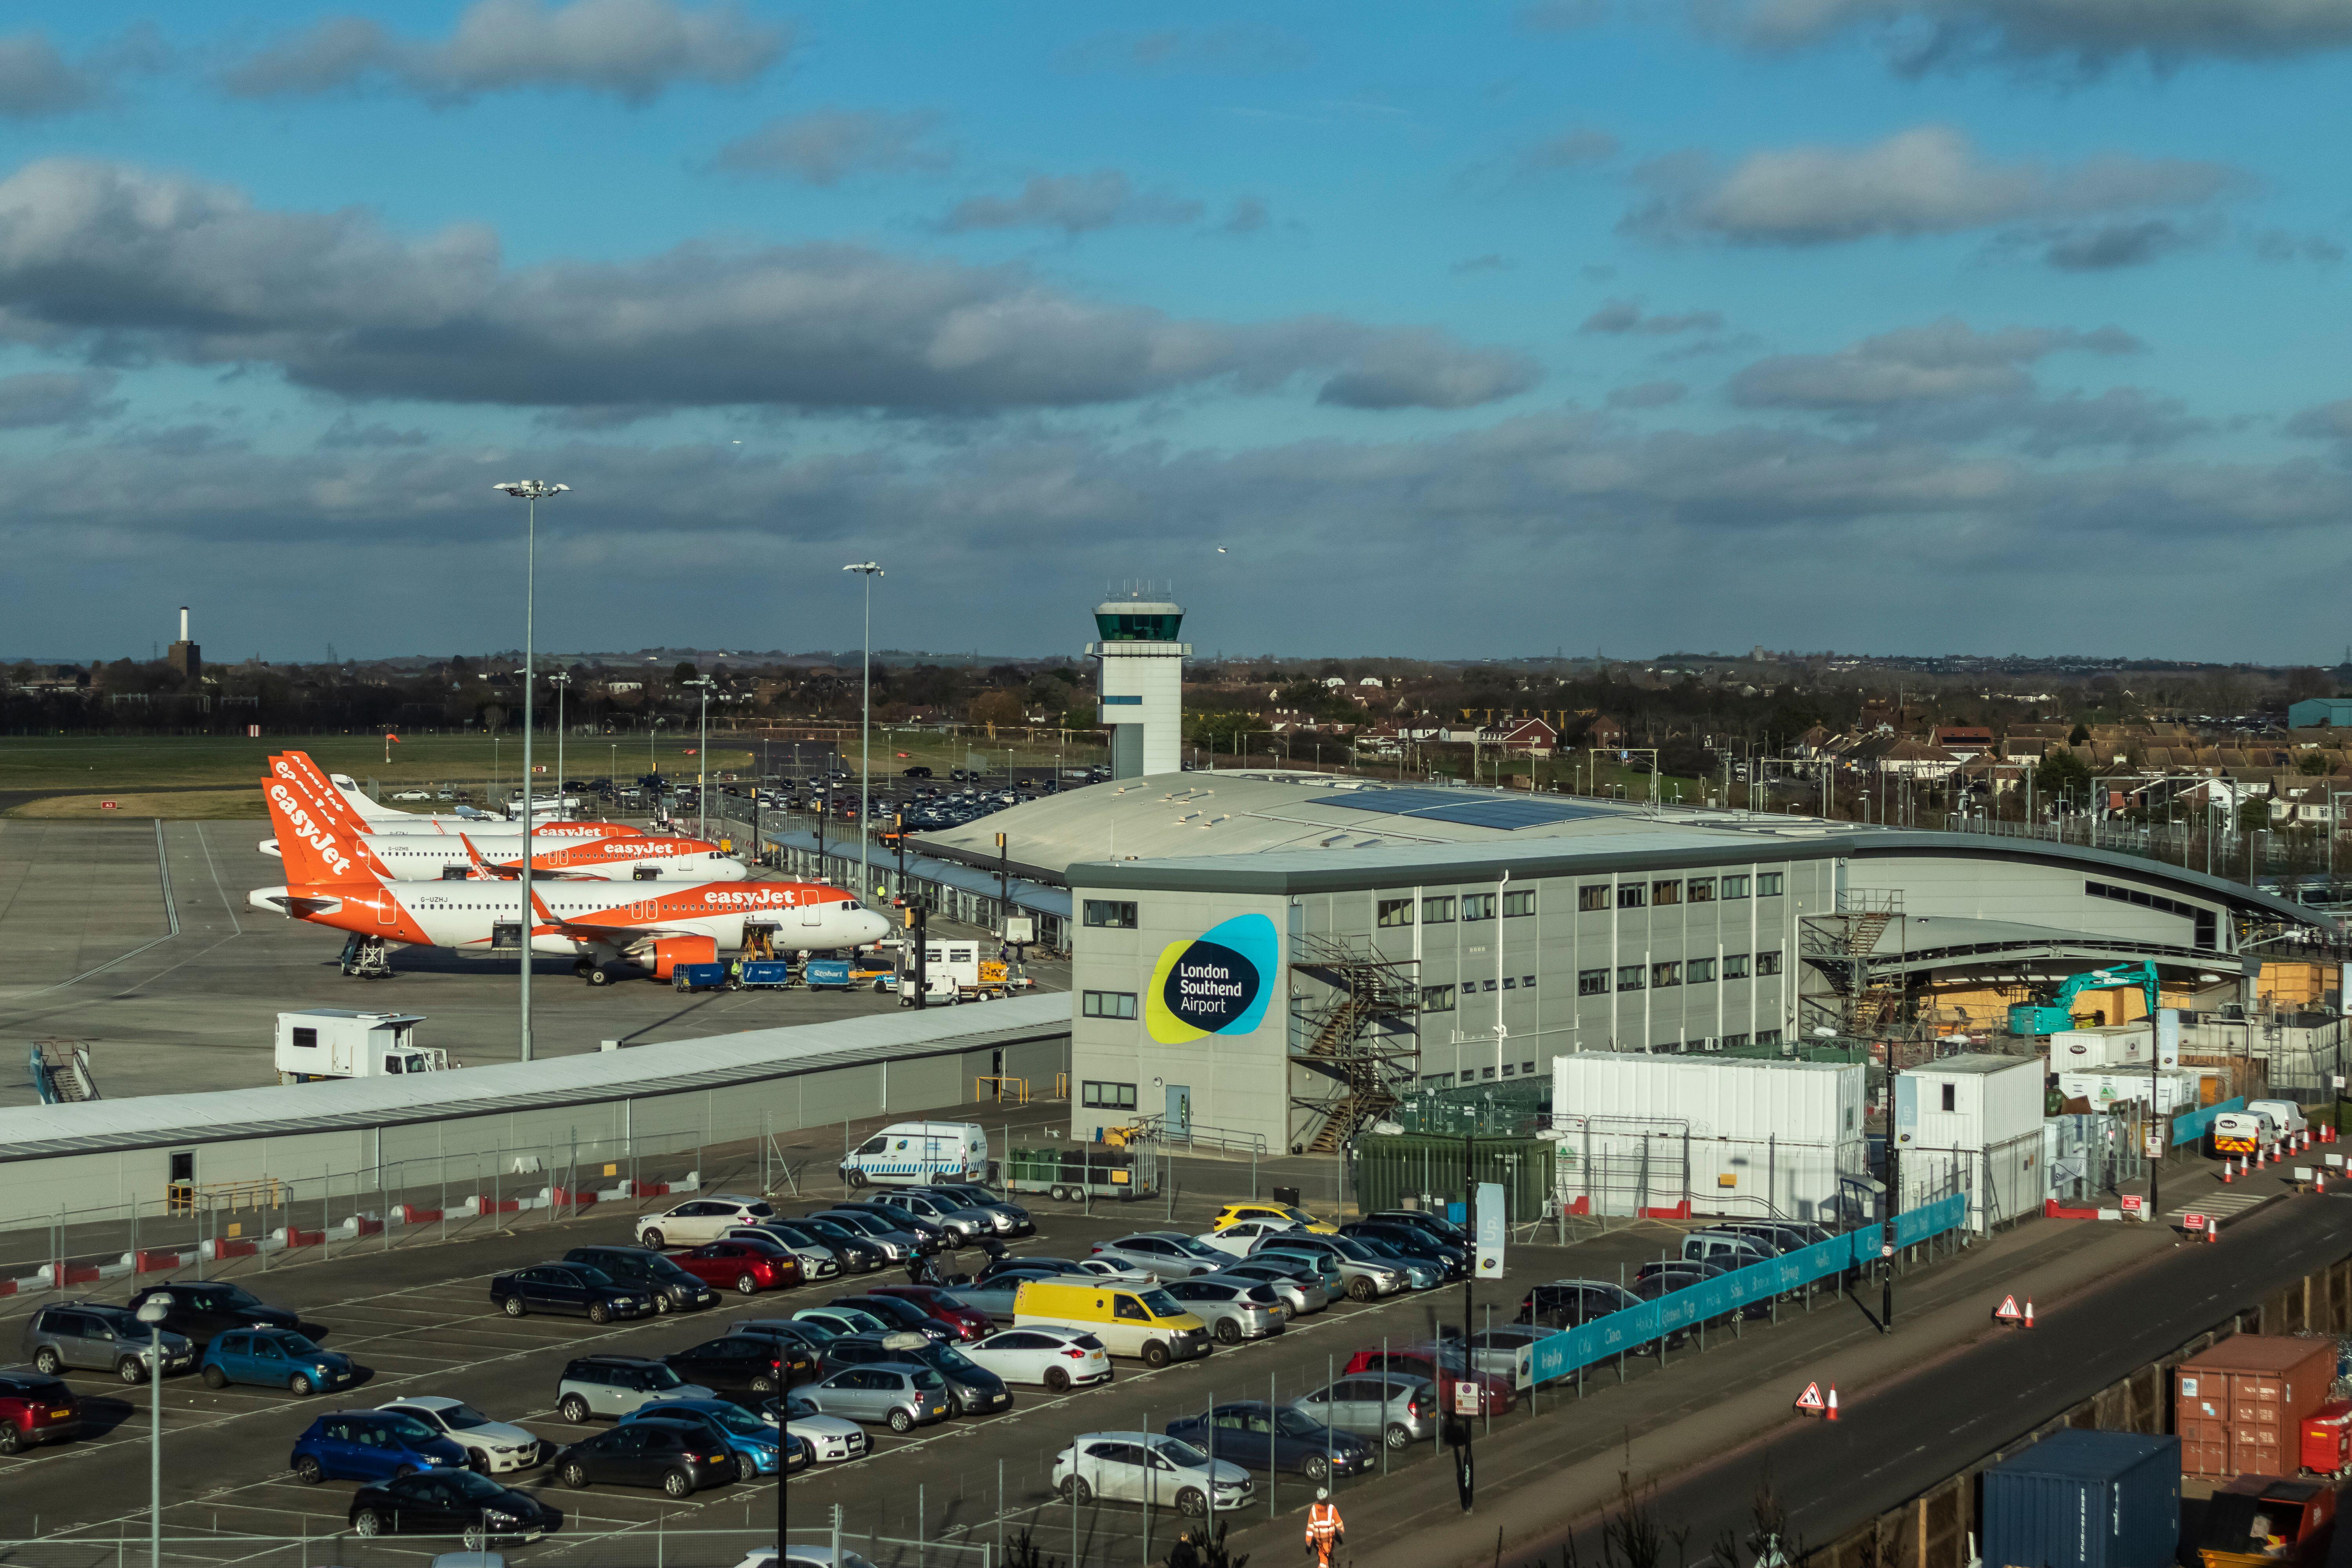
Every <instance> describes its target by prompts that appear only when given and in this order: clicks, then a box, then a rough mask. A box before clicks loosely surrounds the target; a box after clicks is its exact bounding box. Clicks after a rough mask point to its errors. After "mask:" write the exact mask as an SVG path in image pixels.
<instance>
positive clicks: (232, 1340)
mask: <svg viewBox="0 0 2352 1568" xmlns="http://www.w3.org/2000/svg"><path fill="white" fill-rule="evenodd" d="M204 1374H205V1386H206V1387H207V1388H226V1387H227V1386H228V1385H229V1384H232V1383H251V1384H260V1385H261V1386H262V1387H264V1388H283V1389H285V1390H287V1391H288V1392H289V1393H291V1394H297V1395H306V1396H307V1395H309V1394H316V1393H318V1392H320V1390H321V1389H328V1388H346V1387H349V1386H350V1385H351V1384H352V1382H353V1381H354V1380H355V1379H357V1378H358V1377H359V1375H360V1369H359V1368H358V1367H356V1366H354V1365H352V1358H351V1357H349V1356H347V1355H345V1354H343V1352H341V1351H330V1350H321V1349H320V1348H319V1347H318V1346H317V1345H315V1344H312V1343H311V1342H310V1340H308V1339H307V1338H305V1337H304V1336H302V1335H300V1334H298V1333H296V1332H294V1331H292V1330H291V1329H238V1330H236V1331H232V1332H229V1333H226V1334H215V1335H214V1336H213V1342H212V1343H211V1344H209V1345H207V1346H205V1359H204Z"/></svg>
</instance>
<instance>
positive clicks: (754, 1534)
mask: <svg viewBox="0 0 2352 1568" xmlns="http://www.w3.org/2000/svg"><path fill="white" fill-rule="evenodd" d="M774 1507H775V1502H774V1494H773V1493H772V1492H768V1491H766V1490H765V1489H762V1491H761V1495H760V1497H759V1498H758V1500H757V1501H756V1503H755V1502H753V1501H751V1500H749V1499H747V1500H746V1502H745V1504H744V1513H745V1515H746V1522H745V1523H744V1524H743V1525H742V1526H740V1527H738V1528H732V1529H710V1528H702V1529H694V1530H678V1529H673V1528H671V1527H670V1526H668V1525H667V1524H665V1523H662V1522H660V1521H656V1522H654V1523H650V1524H644V1525H639V1526H637V1527H635V1528H634V1529H628V1530H614V1531H590V1532H584V1533H583V1532H577V1531H572V1530H570V1529H566V1530H565V1531H562V1533H561V1534H559V1535H556V1536H553V1537H551V1538H550V1544H551V1545H553V1544H556V1543H560V1545H561V1550H562V1554H563V1557H564V1560H565V1561H566V1562H567V1563H578V1564H580V1565H581V1568H735V1565H736V1564H738V1563H741V1562H742V1561H743V1560H744V1558H745V1557H746V1555H747V1554H749V1553H750V1552H752V1551H754V1550H756V1549H758V1548H760V1547H763V1546H767V1547H772V1546H773V1545H774V1544H775V1540H776V1521H775V1518H774V1515H773V1512H772V1510H773V1509H774ZM762 1514H765V1515H766V1517H765V1518H764V1519H762V1518H761V1517H760V1516H761V1515H762ZM131 1530H132V1531H133V1532H132V1533H130V1534H128V1535H107V1536H103V1537H100V1536H94V1535H89V1534H84V1533H79V1532H71V1531H68V1532H67V1533H64V1534H58V1535H47V1536H43V1537H41V1538H39V1539H37V1540H23V1541H10V1540H5V1539H0V1562H5V1563H9V1564H11V1565H12V1568H147V1564H148V1563H150V1562H151V1561H152V1559H151V1558H150V1556H149V1551H148V1536H147V1533H146V1531H145V1530H144V1529H143V1528H142V1527H140V1526H136V1525H134V1526H132V1527H131ZM792 1533H793V1535H794V1536H796V1537H797V1536H799V1535H801V1534H803V1533H804V1532H803V1531H793V1532H792ZM857 1539H859V1540H863V1539H864V1538H862V1537H860V1538H857ZM462 1547H463V1543H462V1542H460V1541H459V1539H458V1538H457V1537H456V1536H438V1537H436V1536H429V1535H400V1536H396V1537H383V1536H363V1535H360V1534H357V1533H355V1532H354V1531H350V1530H348V1529H338V1530H334V1531H314V1532H312V1533H310V1534H307V1535H283V1534H258V1533H248V1532H246V1531H233V1530H224V1531H197V1532H191V1531H185V1530H182V1529H179V1528H177V1527H175V1528H173V1530H171V1531H167V1532H166V1533H165V1534H164V1536H163V1557H162V1564H163V1568H226V1565H228V1564H231V1563H234V1564H236V1568H327V1565H329V1564H332V1565H333V1568H417V1565H418V1564H419V1563H424V1562H425V1560H426V1554H427V1553H428V1552H433V1551H435V1550H436V1548H437V1549H440V1550H443V1551H446V1552H453V1553H454V1552H458V1551H460V1550H461V1549H462ZM929 1553H930V1555H929V1562H930V1563H936V1564H939V1565H940V1568H966V1565H968V1568H988V1565H987V1563H986V1562H985V1559H984V1555H983V1554H982V1553H981V1552H965V1553H962V1554H961V1555H959V1554H958V1553H957V1552H955V1551H954V1550H953V1549H952V1548H945V1547H942V1546H940V1545H938V1544H936V1543H935V1544H933V1545H931V1546H930V1548H929ZM468 1561H471V1559H468ZM485 1561H496V1559H494V1558H492V1559H485ZM907 1561H908V1563H912V1562H913V1561H914V1559H913V1558H912V1557H908V1559H907Z"/></svg>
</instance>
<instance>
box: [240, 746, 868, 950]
mask: <svg viewBox="0 0 2352 1568" xmlns="http://www.w3.org/2000/svg"><path fill="white" fill-rule="evenodd" d="M306 793H307V792H305V791H304V790H303V789H302V788H301V787H300V784H299V780H289V779H286V778H271V779H269V780H268V782H267V783H266V784H264V785H263V790H262V794H263V797H264V799H265V800H267V801H268V805H269V814H270V817H271V820H272V822H273V823H274V824H275V825H276V826H277V828H278V843H279V844H280V846H282V847H283V848H284V850H285V858H286V869H287V872H288V876H289V880H288V884H287V885H286V886H284V887H278V888H256V889H253V891H252V892H250V893H249V894H247V902H248V903H250V904H251V905H252V906H253V907H254V908H255V909H257V910H271V911H274V912H276V913H279V914H283V915H286V916H288V917H289V918H291V919H294V920H299V921H308V922H310V924H313V925H321V926H330V927H332V928H333V929H335V930H337V931H349V932H351V933H352V935H354V936H359V937H363V938H373V939H377V940H381V941H383V942H400V943H402V944H404V945H413V946H424V947H444V948H450V949H454V950H456V951H458V952H483V953H487V952H492V951H499V950H503V951H512V950H513V949H514V948H516V947H517V946H519V945H520V943H521V941H522V936H523V926H524V923H525V910H524V906H523V900H522V889H521V887H520V884H518V883H515V882H511V881H503V880H501V881H467V882H383V881H380V880H378V879H375V878H373V877H371V876H369V875H367V874H366V872H365V870H364V869H363V868H362V867H361V866H360V864H359V863H358V861H357V860H356V859H355V858H354V847H353V846H352V845H351V844H350V843H349V842H348V841H347V840H346V839H345V838H344V837H342V836H341V835H339V834H337V833H336V832H334V831H333V830H332V829H331V828H330V827H328V826H326V825H325V823H324V821H323V820H322V818H321V816H320V814H319V813H318V812H317V811H315V810H313V809H312V805H314V804H316V803H315V802H312V801H307V800H306V799H305V795H306ZM529 924H530V951H531V952H540V953H554V954H562V955H569V956H571V957H572V958H574V959H576V960H578V963H577V964H576V965H575V967H576V968H578V969H579V970H580V972H581V973H584V974H585V975H587V977H588V978H589V980H591V981H592V982H594V983H598V984H602V983H604V982H606V981H609V980H610V979H612V978H613V975H612V972H611V971H610V970H609V969H608V968H606V967H604V965H605V964H606V963H609V962H611V961H614V960H619V961H621V962H624V963H631V964H635V965H636V966H637V967H639V968H642V969H648V970H650V971H652V973H653V974H654V976H655V978H656V979H667V978H668V977H669V975H670V973H671V972H672V970H673V969H674V968H675V967H676V966H677V964H680V963H711V962H713V961H715V960H716V959H717V958H718V956H719V952H721V951H722V950H724V951H731V950H735V949H739V948H740V947H742V946H743V944H744V942H745V941H746V939H747V937H755V936H758V935H760V934H761V932H762V931H764V932H765V934H766V935H767V938H768V941H769V943H770V944H771V945H772V946H774V947H777V948H783V949H795V948H796V949H805V950H809V951H826V950H831V949H835V948H847V947H858V946H863V945H865V944H866V943H868V942H878V941H880V940H881V939H882V938H883V937H884V936H886V935H887V934H888V932H889V930H890V922H889V921H887V920H885V919H884V918H883V917H882V916H881V915H878V914H877V913H875V912H873V911H872V910H865V909H861V908H859V907H858V903H857V900H856V898H855V897H854V896H852V895H851V894H849V893H848V892H846V891H845V890H843V889H839V888H835V887H831V886H828V885H826V884H824V883H813V882H718V883H705V882H691V881H663V882H630V883H625V884H614V885H607V884H604V883H599V882H591V881H579V882H560V883H553V884H551V885H550V886H549V887H548V888H547V889H545V890H544V891H541V889H538V888H536V887H534V888H533V889H531V898H530V910H529Z"/></svg>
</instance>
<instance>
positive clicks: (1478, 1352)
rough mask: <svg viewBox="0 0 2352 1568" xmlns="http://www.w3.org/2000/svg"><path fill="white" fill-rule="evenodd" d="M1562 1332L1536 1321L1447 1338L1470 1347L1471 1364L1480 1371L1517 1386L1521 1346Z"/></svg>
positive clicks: (1504, 1325) (1515, 1387) (1500, 1324)
mask: <svg viewBox="0 0 2352 1568" xmlns="http://www.w3.org/2000/svg"><path fill="white" fill-rule="evenodd" d="M1557 1332H1559V1331H1558V1330H1556V1329H1547V1328H1542V1327H1539V1326H1538V1325H1537V1324H1534V1323H1496V1325H1495V1326H1494V1327H1493V1328H1491V1329H1480V1330H1479V1331H1477V1332H1475V1333H1474V1334H1472V1335H1471V1336H1470V1337H1469V1338H1468V1339H1467V1340H1463V1339H1459V1338H1455V1337H1454V1336H1452V1335H1448V1336H1446V1338H1448V1339H1449V1340H1451V1341H1452V1342H1453V1343H1454V1344H1457V1345H1466V1346H1467V1347H1468V1348H1469V1352H1470V1364H1471V1366H1472V1367H1473V1368H1475V1370H1476V1371H1478V1372H1479V1373H1483V1374H1485V1375H1486V1376H1488V1377H1498V1378H1501V1379H1502V1380H1503V1381H1504V1382H1506V1383H1507V1384H1510V1385H1511V1387H1512V1388H1514V1389H1517V1387H1518V1375H1519V1349H1520V1347H1521V1346H1523V1345H1525V1346H1532V1345H1533V1344H1534V1343H1535V1342H1537V1341H1538V1340H1540V1339H1548V1338H1549V1337H1550V1336H1551V1335H1553V1334H1555V1333H1557ZM1530 1375H1532V1369H1531V1370H1530Z"/></svg>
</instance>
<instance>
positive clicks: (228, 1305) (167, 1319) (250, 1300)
mask: <svg viewBox="0 0 2352 1568" xmlns="http://www.w3.org/2000/svg"><path fill="white" fill-rule="evenodd" d="M158 1296H162V1297H166V1298H168V1299H169V1300H170V1301H171V1306H170V1308H169V1310H166V1311H165V1312H164V1314H163V1327H165V1328H166V1329H169V1330H170V1331H173V1333H178V1334H184V1335H186V1336H187V1337H188V1339H189V1340H190V1341H191V1342H194V1343H196V1344H204V1343H205V1342H208V1341H209V1340H211V1338H212V1337H213V1336H214V1335H215V1334H217V1333H220V1332H222V1331H225V1330H228V1329H295V1330H299V1329H300V1328H301V1327H302V1318H301V1315H300V1314H299V1313H298V1312H290V1311H288V1310H286V1309H285V1308H283V1307H273V1306H271V1305H269V1304H268V1302H266V1301H264V1300H261V1299H260V1298H258V1297H257V1296H255V1295H254V1294H253V1293H252V1292H251V1291H249V1290H247V1289H245V1288H244V1287H243V1286H241V1285H232V1284H230V1283H229V1282H228V1281H227V1280H226V1279H203V1280H194V1279H181V1280H174V1281H173V1283H171V1284H169V1285H150V1286H148V1287H147V1288H146V1289H143V1290H141V1291H138V1292H137V1293H135V1294H134V1295H132V1297H131V1300H130V1301H129V1303H128V1304H127V1305H126V1306H125V1307H124V1309H123V1310H125V1311H128V1312H130V1313H131V1316H132V1317H134V1318H136V1317H137V1316H138V1313H139V1309H140V1308H141V1307H143V1306H145V1305H146V1304H147V1302H148V1301H149V1300H151V1299H152V1298H154V1297H158Z"/></svg>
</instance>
